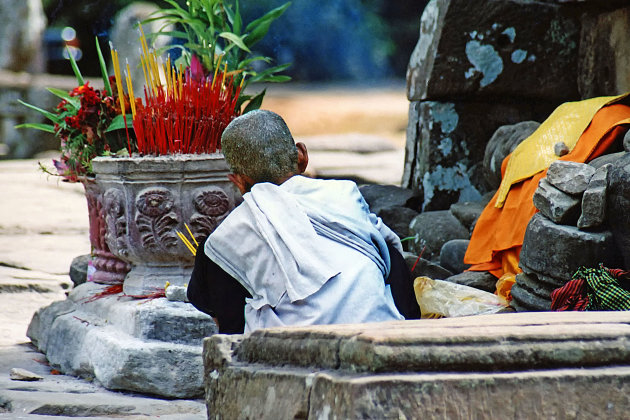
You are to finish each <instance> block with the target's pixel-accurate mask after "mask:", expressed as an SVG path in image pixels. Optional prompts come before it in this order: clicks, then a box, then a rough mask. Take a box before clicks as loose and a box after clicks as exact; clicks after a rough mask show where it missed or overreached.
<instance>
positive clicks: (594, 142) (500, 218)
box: [464, 103, 630, 278]
mask: <svg viewBox="0 0 630 420" xmlns="http://www.w3.org/2000/svg"><path fill="white" fill-rule="evenodd" d="M629 124H630V106H628V105H624V104H621V103H616V104H613V105H608V106H605V107H603V108H602V109H600V110H599V111H598V112H597V113H596V114H595V116H594V117H593V119H592V121H591V123H590V125H589V126H588V127H587V129H586V130H585V131H584V133H582V135H581V136H580V139H579V140H578V142H577V144H576V145H575V147H574V148H573V150H572V151H571V152H569V153H568V154H566V155H564V156H562V157H560V158H559V160H567V161H572V162H588V161H590V160H592V159H594V158H596V157H598V156H600V155H602V154H604V152H606V150H607V149H608V148H609V147H610V146H611V145H612V144H613V143H614V142H615V140H618V139H620V138H623V134H624V133H625V132H626V131H627V130H628V125H629ZM508 159H509V156H508V157H507V158H505V160H504V161H503V164H502V165H501V173H502V174H503V173H504V172H505V168H506V166H507V162H508ZM546 174H547V170H546V169H545V170H544V171H542V172H539V173H537V174H536V175H534V176H532V177H531V178H529V179H526V180H524V181H521V182H519V183H517V184H514V185H513V186H512V188H511V189H510V192H509V193H508V196H507V198H506V200H505V204H504V205H503V207H502V208H497V207H495V206H494V204H495V201H496V199H497V195H496V194H495V196H494V197H493V198H492V200H490V203H489V204H488V205H487V206H486V208H485V209H484V211H483V212H482V213H481V216H480V217H479V220H478V221H477V224H476V225H475V230H474V231H473V234H472V237H471V240H470V244H469V245H468V249H467V251H466V255H465V256H464V262H465V263H467V264H472V266H471V267H470V268H469V270H471V271H489V272H491V273H492V274H493V275H495V276H496V277H497V278H500V277H502V276H503V275H504V274H506V273H508V274H510V272H511V274H517V273H518V271H520V270H518V266H516V268H514V264H513V262H510V260H512V259H513V255H519V254H520V250H521V246H522V245H523V238H524V237H525V230H526V228H527V224H528V223H529V219H531V217H532V216H533V215H534V214H535V213H536V212H537V210H536V208H535V207H534V203H533V201H532V197H533V195H534V192H535V191H536V188H538V182H539V181H540V180H541V179H542V178H543V177H545V176H546ZM497 194H498V192H497ZM510 267H511V268H510ZM506 270H509V271H506ZM513 270H514V271H513Z"/></svg>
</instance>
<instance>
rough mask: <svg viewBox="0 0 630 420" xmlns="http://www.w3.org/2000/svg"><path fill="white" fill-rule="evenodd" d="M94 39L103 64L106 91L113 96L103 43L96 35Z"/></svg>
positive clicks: (102, 74)
mask: <svg viewBox="0 0 630 420" xmlns="http://www.w3.org/2000/svg"><path fill="white" fill-rule="evenodd" d="M94 41H96V53H97V54H98V63H99V64H100V66H101V76H102V77H103V86H105V91H106V92H107V95H108V96H112V85H111V84H110V83H109V77H108V74H107V66H106V65H105V59H104V58H103V53H102V52H101V45H100V43H99V42H98V37H97V36H95V37H94Z"/></svg>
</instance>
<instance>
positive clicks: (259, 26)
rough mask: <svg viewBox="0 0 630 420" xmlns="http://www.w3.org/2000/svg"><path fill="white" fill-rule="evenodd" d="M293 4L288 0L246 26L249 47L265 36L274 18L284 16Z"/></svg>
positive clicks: (246, 38)
mask: <svg viewBox="0 0 630 420" xmlns="http://www.w3.org/2000/svg"><path fill="white" fill-rule="evenodd" d="M290 5H291V2H287V3H285V4H283V5H282V6H279V7H276V8H275V9H273V10H270V11H269V12H267V13H265V15H263V16H262V17H259V18H258V19H256V20H254V21H252V22H251V23H250V24H249V25H247V27H246V28H245V32H247V33H248V34H247V36H246V37H245V39H244V40H245V43H246V44H247V46H248V47H251V46H253V45H254V44H256V43H257V42H258V41H260V40H261V39H263V38H264V36H265V35H267V32H269V27H270V26H271V24H272V23H273V21H274V20H276V19H277V18H279V17H280V16H282V14H283V13H284V11H285V10H287V8H288V7H289V6H290Z"/></svg>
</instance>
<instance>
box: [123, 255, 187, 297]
mask: <svg viewBox="0 0 630 420" xmlns="http://www.w3.org/2000/svg"><path fill="white" fill-rule="evenodd" d="M192 270H193V267H192V266H188V267H185V266H184V267H182V266H178V265H172V264H170V265H169V264H150V263H147V264H137V265H134V266H133V267H132V268H131V271H130V272H129V273H128V274H127V277H125V282H124V283H123V292H124V293H125V294H126V295H130V296H139V295H146V294H149V293H153V292H156V291H160V290H164V288H165V287H166V283H167V282H168V283H169V284H171V285H173V286H184V287H185V286H186V285H187V284H188V282H189V281H190V276H191V274H192Z"/></svg>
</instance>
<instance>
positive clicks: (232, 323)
mask: <svg viewBox="0 0 630 420" xmlns="http://www.w3.org/2000/svg"><path fill="white" fill-rule="evenodd" d="M206 240H207V239H206ZM205 243H206V241H205V240H204V241H203V243H201V244H200V245H199V247H198V248H197V256H196V257H195V267H194V268H193V272H192V276H191V277H190V282H189V283H188V290H187V295H188V300H189V301H190V303H192V305H193V306H194V307H195V308H197V309H198V310H200V311H201V312H204V313H206V314H208V315H210V316H212V317H213V318H215V320H217V321H218V322H217V323H218V324H219V332H220V333H221V334H240V333H242V332H243V330H244V328H245V314H244V308H245V298H247V297H251V295H250V294H249V293H248V292H247V290H245V288H244V287H243V286H242V285H241V284H240V283H239V282H238V281H237V280H236V279H234V278H232V277H231V276H230V275H229V274H227V273H226V272H225V271H224V270H223V269H222V268H221V267H219V266H218V265H217V264H216V263H215V262H214V261H212V260H211V259H210V258H208V256H207V255H206V254H205V252H204V246H205Z"/></svg>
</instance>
